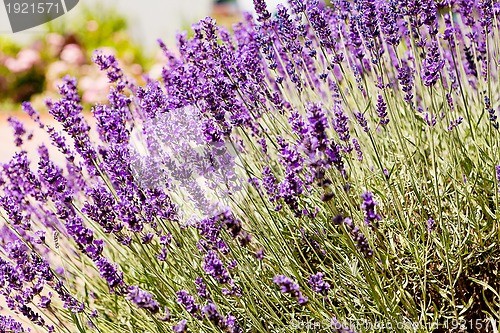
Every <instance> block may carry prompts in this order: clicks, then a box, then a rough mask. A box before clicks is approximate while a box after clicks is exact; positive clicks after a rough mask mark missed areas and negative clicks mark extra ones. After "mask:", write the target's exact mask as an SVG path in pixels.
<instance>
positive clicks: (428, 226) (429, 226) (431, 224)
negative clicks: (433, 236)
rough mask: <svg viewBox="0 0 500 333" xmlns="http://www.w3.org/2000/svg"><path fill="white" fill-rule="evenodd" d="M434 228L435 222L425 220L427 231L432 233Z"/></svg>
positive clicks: (430, 219)
mask: <svg viewBox="0 0 500 333" xmlns="http://www.w3.org/2000/svg"><path fill="white" fill-rule="evenodd" d="M435 227H436V222H434V220H433V219H432V218H429V219H428V220H427V231H428V232H432V231H433V230H434V228H435Z"/></svg>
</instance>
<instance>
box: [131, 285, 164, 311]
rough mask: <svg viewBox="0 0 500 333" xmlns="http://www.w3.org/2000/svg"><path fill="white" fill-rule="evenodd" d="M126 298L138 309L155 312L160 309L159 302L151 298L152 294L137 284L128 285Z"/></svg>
mask: <svg viewBox="0 0 500 333" xmlns="http://www.w3.org/2000/svg"><path fill="white" fill-rule="evenodd" d="M126 299H127V300H129V301H132V303H134V304H135V305H137V307H138V308H139V309H146V310H149V311H150V312H152V313H157V312H158V311H159V310H160V304H158V302H157V301H155V300H154V299H153V295H151V294H150V293H148V292H147V291H144V290H142V289H140V288H139V287H138V286H130V287H128V294H127V297H126Z"/></svg>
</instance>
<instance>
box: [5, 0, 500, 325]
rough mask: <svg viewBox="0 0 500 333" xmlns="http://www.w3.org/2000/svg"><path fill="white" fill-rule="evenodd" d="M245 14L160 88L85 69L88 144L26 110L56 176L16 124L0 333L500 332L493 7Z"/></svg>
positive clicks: (64, 96)
mask: <svg viewBox="0 0 500 333" xmlns="http://www.w3.org/2000/svg"><path fill="white" fill-rule="evenodd" d="M254 2H255V7H256V10H257V15H256V17H255V18H252V17H250V16H249V15H246V16H245V18H244V21H243V22H241V23H239V24H236V25H234V27H233V32H229V31H227V30H226V29H225V28H223V27H217V26H216V24H215V22H214V20H212V19H210V18H207V19H205V20H202V21H201V22H199V23H198V24H195V25H194V26H193V37H191V38H188V37H187V35H186V34H180V35H179V36H178V45H177V49H176V50H171V49H168V48H167V47H166V46H165V45H164V44H163V43H161V42H160V46H161V48H162V49H163V51H164V54H165V57H166V61H165V66H164V69H163V73H162V79H161V80H160V82H157V81H154V80H151V79H149V80H148V83H147V84H146V85H145V86H137V85H136V84H134V83H133V82H132V80H131V79H129V78H127V77H126V76H125V75H124V74H123V72H122V70H121V69H120V67H119V66H118V61H117V60H116V59H115V58H114V57H112V56H109V55H105V54H101V53H96V54H95V56H94V62H95V63H96V64H97V65H98V66H99V67H100V69H101V70H103V71H105V72H106V73H107V77H108V78H109V80H110V82H111V83H112V84H113V88H112V89H111V90H110V92H109V95H108V100H109V102H108V103H107V104H103V105H95V106H94V107H93V109H92V113H93V116H94V119H95V126H90V125H89V124H88V123H87V121H86V119H85V117H84V116H83V113H82V112H83V107H82V105H81V104H80V94H79V91H78V88H77V81H76V80H75V79H72V78H69V77H67V78H65V80H64V84H63V85H61V86H60V94H61V98H60V99H59V100H57V101H47V108H48V110H49V113H50V114H51V115H52V116H53V117H54V118H55V119H56V120H57V121H59V122H60V124H61V126H62V128H63V132H59V131H57V130H56V129H54V128H52V127H50V126H47V125H45V124H44V123H43V122H42V120H40V117H39V115H38V113H37V111H35V110H34V109H33V107H31V105H30V104H28V103H25V104H24V105H23V107H24V110H25V111H26V112H27V113H28V114H29V115H30V116H31V118H32V119H33V120H34V121H35V122H37V123H38V124H39V126H40V127H41V128H43V129H45V130H46V131H47V132H48V133H49V134H50V137H51V139H52V142H51V143H52V145H54V146H55V147H57V149H58V150H59V151H60V153H61V154H62V156H64V163H61V162H60V160H61V159H54V158H53V156H49V150H48V148H47V147H46V146H44V145H42V146H40V148H39V150H38V154H39V160H38V161H32V162H31V163H30V161H29V159H28V155H27V153H26V152H25V151H23V150H22V144H23V140H26V139H29V138H27V134H26V132H25V131H24V130H23V129H22V124H20V123H18V122H15V121H12V124H13V125H14V126H15V133H16V134H15V135H16V144H18V145H19V146H20V152H19V153H18V154H16V155H15V156H14V157H13V158H12V160H11V161H10V162H9V163H7V164H5V165H3V167H2V169H1V181H0V184H1V187H2V197H1V206H2V208H3V209H2V211H1V212H2V218H3V221H4V225H3V229H2V230H3V231H2V247H1V255H0V284H1V286H2V288H1V291H2V295H3V296H4V299H5V304H6V308H8V309H9V310H10V311H9V312H8V313H6V314H5V315H2V316H0V327H1V328H2V331H4V332H29V331H32V332H35V331H36V332H38V331H41V332H45V331H47V332H68V333H69V332H88V331H96V332H103V333H104V332H120V331H123V332H307V331H309V332H310V331H318V332H354V331H356V332H374V331H377V332H380V331H387V332H408V331H416V332H450V331H456V332H459V331H462V332H465V331H477V332H497V331H498V329H499V328H500V327H499V326H498V325H499V324H498V320H499V319H500V295H499V293H500V279H499V278H498V272H499V269H500V267H499V262H500V261H499V260H500V247H499V243H500V226H499V223H498V221H499V218H500V207H499V204H500V201H499V200H500V198H499V190H500V187H499V182H500V171H499V170H500V166H499V165H500V157H499V153H498V152H499V148H500V142H499V138H500V136H499V132H498V131H499V125H498V118H497V117H498V111H499V110H498V109H499V107H500V102H499V97H500V96H499V91H500V90H499V86H498V83H499V78H498V75H499V70H498V68H499V66H500V60H499V55H500V46H499V40H500V39H499V36H498V33H499V21H498V15H499V13H500V6H499V5H498V4H497V3H493V2H492V1H489V0H481V1H466V0H463V1H451V0H450V1H439V2H435V1H432V0H431V1H409V2H402V1H401V2H398V1H395V0H394V1H393V0H391V1H377V2H375V1H371V0H358V1H354V2H352V3H351V2H348V1H343V0H338V1H332V3H331V6H323V5H321V4H319V3H318V1H317V0H306V1H304V2H303V1H302V0H290V3H289V6H288V7H285V6H279V7H278V8H277V9H276V11H275V13H274V14H271V11H272V9H269V8H266V4H265V3H264V1H263V0H254ZM186 119H187V120H186ZM189 119H191V120H189ZM95 132H96V133H97V134H98V135H93V133H95ZM36 162H38V164H36Z"/></svg>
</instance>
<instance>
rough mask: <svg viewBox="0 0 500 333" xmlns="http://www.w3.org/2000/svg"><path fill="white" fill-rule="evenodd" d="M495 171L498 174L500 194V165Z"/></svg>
mask: <svg viewBox="0 0 500 333" xmlns="http://www.w3.org/2000/svg"><path fill="white" fill-rule="evenodd" d="M495 170H496V174H497V184H498V187H499V190H498V191H499V192H500V165H497V166H496V167H495Z"/></svg>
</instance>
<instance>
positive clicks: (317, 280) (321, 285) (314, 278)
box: [309, 272, 330, 296]
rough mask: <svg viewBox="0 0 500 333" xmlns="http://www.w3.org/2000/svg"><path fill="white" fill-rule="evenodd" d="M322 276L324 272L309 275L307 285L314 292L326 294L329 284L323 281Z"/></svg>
mask: <svg viewBox="0 0 500 333" xmlns="http://www.w3.org/2000/svg"><path fill="white" fill-rule="evenodd" d="M323 277H324V274H323V273H322V272H318V273H316V274H313V275H311V276H310V277H309V285H310V286H311V288H312V290H313V291H314V292H316V293H318V294H321V295H324V296H326V295H327V294H328V291H329V290H330V284H329V283H328V282H325V281H323Z"/></svg>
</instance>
